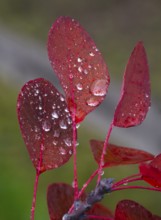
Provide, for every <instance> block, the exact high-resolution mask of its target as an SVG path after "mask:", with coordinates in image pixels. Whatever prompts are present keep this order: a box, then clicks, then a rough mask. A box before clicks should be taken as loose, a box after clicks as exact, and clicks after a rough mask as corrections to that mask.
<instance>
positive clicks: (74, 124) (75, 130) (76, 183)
mask: <svg viewBox="0 0 161 220" xmlns="http://www.w3.org/2000/svg"><path fill="white" fill-rule="evenodd" d="M73 116H74V117H73ZM72 117H73V119H74V120H73V168H74V183H73V186H74V199H75V200H76V199H77V198H78V174H77V149H76V143H77V129H76V123H75V113H74V114H73V115H72Z"/></svg>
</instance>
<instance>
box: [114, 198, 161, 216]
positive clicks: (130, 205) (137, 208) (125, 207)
mask: <svg viewBox="0 0 161 220" xmlns="http://www.w3.org/2000/svg"><path fill="white" fill-rule="evenodd" d="M115 220H161V217H159V216H156V215H153V214H152V213H151V212H149V211H148V210H147V209H145V208H144V207H143V206H141V205H140V204H138V203H136V202H134V201H131V200H122V201H120V202H119V203H118V204H117V207H116V210H115Z"/></svg>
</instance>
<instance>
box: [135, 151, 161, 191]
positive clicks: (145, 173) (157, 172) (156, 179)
mask: <svg viewBox="0 0 161 220" xmlns="http://www.w3.org/2000/svg"><path fill="white" fill-rule="evenodd" d="M139 168H140V173H141V174H142V178H143V179H144V180H145V181H146V182H148V183H149V184H151V185H152V186H155V187H159V188H161V154H159V155H158V156H156V157H155V158H154V159H153V160H152V161H151V162H150V163H148V164H141V165H140V167H139Z"/></svg>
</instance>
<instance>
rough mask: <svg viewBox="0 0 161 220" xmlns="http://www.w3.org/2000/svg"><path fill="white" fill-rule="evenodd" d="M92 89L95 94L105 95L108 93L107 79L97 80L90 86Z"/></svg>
mask: <svg viewBox="0 0 161 220" xmlns="http://www.w3.org/2000/svg"><path fill="white" fill-rule="evenodd" d="M90 91H91V93H92V94H93V95H94V96H105V95H106V93H107V81H106V80H104V79H98V80H95V81H94V82H93V83H92V85H91V86H90Z"/></svg>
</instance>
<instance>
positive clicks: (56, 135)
mask: <svg viewBox="0 0 161 220" xmlns="http://www.w3.org/2000/svg"><path fill="white" fill-rule="evenodd" d="M59 136H60V131H59V130H55V131H54V137H57V138H58V137H59Z"/></svg>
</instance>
